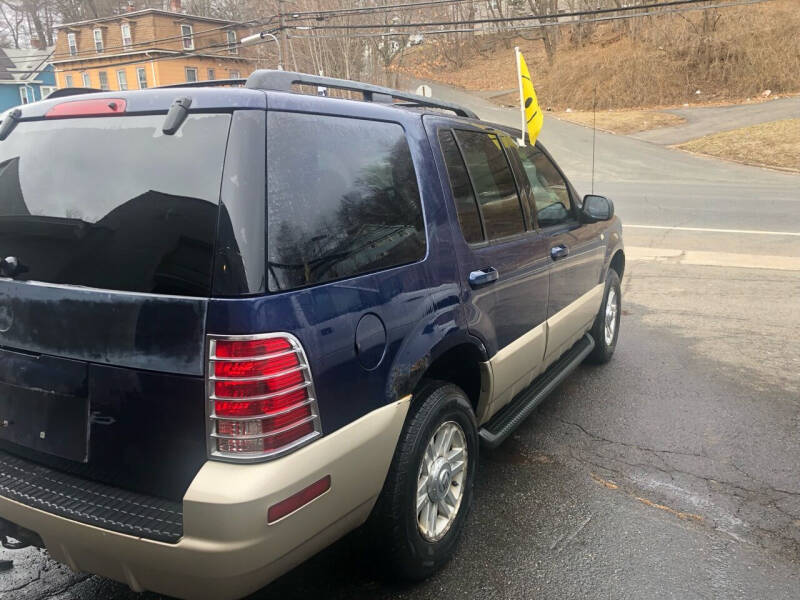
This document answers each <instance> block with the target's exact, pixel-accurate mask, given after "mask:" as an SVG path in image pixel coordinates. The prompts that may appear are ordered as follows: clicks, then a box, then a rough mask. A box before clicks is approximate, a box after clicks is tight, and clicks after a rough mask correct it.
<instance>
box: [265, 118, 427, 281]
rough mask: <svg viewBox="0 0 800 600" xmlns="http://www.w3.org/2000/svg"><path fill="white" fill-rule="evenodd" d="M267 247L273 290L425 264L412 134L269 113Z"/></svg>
mask: <svg viewBox="0 0 800 600" xmlns="http://www.w3.org/2000/svg"><path fill="white" fill-rule="evenodd" d="M267 248H268V250H267V252H268V264H267V267H268V278H269V288H270V289H271V290H286V289H291V288H296V287H301V286H304V285H310V284H314V283H320V282H324V281H330V280H333V279H341V278H343V277H349V276H352V275H356V274H358V273H366V272H368V271H375V270H377V269H383V268H387V267H391V266H395V265H400V264H404V263H409V262H413V261H416V260H419V259H421V258H422V257H423V256H424V255H425V227H424V224H423V219H422V207H421V205H420V197H419V189H418V188H417V178H416V174H415V172H414V166H413V164H412V161H411V153H410V151H409V148H408V143H407V141H406V137H405V133H404V131H403V128H402V127H400V126H399V125H396V124H392V123H381V122H375V121H364V120H358V119H347V118H342V117H328V116H319V115H304V114H294V113H280V112H270V113H269V115H268V117H267Z"/></svg>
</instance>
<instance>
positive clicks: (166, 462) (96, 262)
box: [0, 92, 232, 500]
mask: <svg viewBox="0 0 800 600" xmlns="http://www.w3.org/2000/svg"><path fill="white" fill-rule="evenodd" d="M173 96H174V94H173ZM144 97H146V98H148V99H149V100H150V102H149V104H147V106H146V108H147V109H148V113H149V114H142V113H140V114H135V113H131V112H130V111H129V112H128V113H126V114H124V115H114V116H102V117H98V116H84V117H81V118H66V119H48V118H37V119H34V120H28V119H25V118H23V120H22V121H21V122H19V123H18V124H17V126H16V127H15V128H14V129H13V131H12V132H11V134H10V135H9V136H8V138H7V139H5V140H3V141H2V142H0V260H2V263H0V272H1V274H2V275H3V277H1V278H0V450H2V451H3V452H5V453H7V454H11V455H14V456H16V457H19V458H22V459H25V460H29V461H34V462H35V463H37V464H41V465H46V466H48V467H50V468H55V469H58V470H59V471H61V472H68V473H71V474H72V475H77V476H80V477H85V478H89V479H93V480H95V481H98V482H102V483H105V484H109V485H114V486H118V487H121V488H125V489H128V490H133V491H136V492H139V493H144V494H150V495H155V496H161V497H164V498H168V499H174V500H177V499H180V498H181V497H182V496H183V494H184V492H185V490H186V488H187V487H188V485H189V483H190V482H191V479H192V478H193V477H194V475H195V474H196V472H197V470H198V469H199V467H200V465H201V464H202V463H203V461H204V460H205V458H206V443H205V437H206V430H205V428H206V425H205V403H204V398H205V393H204V383H203V364H204V335H205V319H206V308H207V302H208V298H209V296H211V294H212V270H213V265H214V257H215V252H216V248H215V245H216V240H217V228H218V221H219V213H220V210H219V206H220V187H221V184H222V179H223V168H224V163H225V154H226V144H227V140H228V134H229V130H230V125H231V119H232V115H231V112H230V111H229V112H227V113H226V112H213V111H211V112H203V113H197V114H190V115H189V116H188V118H187V119H186V120H185V122H183V124H182V125H181V127H180V129H179V130H178V132H177V133H175V134H174V135H167V134H165V133H164V131H163V130H162V128H163V125H164V122H165V112H166V108H167V106H168V104H169V99H166V98H165V97H164V92H161V93H160V95H159V93H155V94H154V95H152V96H146V95H144ZM70 101H74V100H73V99H70ZM51 104H52V103H51ZM128 105H129V106H130V105H131V103H130V102H129V103H128ZM159 108H160V110H159ZM32 109H33V107H32ZM45 109H47V105H45V107H44V108H43V109H41V110H45ZM33 110H35V109H33ZM154 113H156V114H154ZM26 116H27V115H23V117H26Z"/></svg>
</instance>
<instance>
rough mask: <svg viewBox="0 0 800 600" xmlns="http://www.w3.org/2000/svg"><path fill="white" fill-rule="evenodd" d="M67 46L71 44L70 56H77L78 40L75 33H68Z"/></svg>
mask: <svg viewBox="0 0 800 600" xmlns="http://www.w3.org/2000/svg"><path fill="white" fill-rule="evenodd" d="M67 46H69V55H70V56H75V55H76V54H78V40H76V39H75V34H74V33H68V34H67Z"/></svg>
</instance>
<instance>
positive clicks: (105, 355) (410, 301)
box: [0, 71, 625, 599]
mask: <svg viewBox="0 0 800 600" xmlns="http://www.w3.org/2000/svg"><path fill="white" fill-rule="evenodd" d="M228 83H231V82H228ZM234 83H236V82H234ZM242 83H245V82H239V84H240V85H241V84H242ZM204 85H205V87H202V86H194V85H187V86H183V87H174V88H159V89H152V90H143V91H134V92H127V91H125V92H103V93H99V92H92V91H91V90H74V91H73V90H62V91H59V92H56V93H55V94H54V95H52V96H51V97H50V98H48V99H47V100H44V101H42V102H38V103H33V104H28V105H26V106H24V107H22V108H20V109H14V110H12V111H9V112H7V113H5V114H4V115H3V118H2V123H0V258H1V259H2V260H0V541H2V542H3V544H4V545H6V546H7V547H20V546H24V545H26V544H27V545H36V546H39V547H45V548H47V550H48V552H49V553H50V555H51V556H52V557H53V558H55V559H56V560H59V561H61V562H64V563H66V564H67V565H69V566H70V567H72V568H73V569H75V570H80V571H88V572H92V573H98V574H101V575H103V576H106V577H110V578H113V579H116V580H119V581H122V582H126V583H127V584H128V585H129V586H130V587H131V588H132V589H134V590H154V591H157V592H161V593H165V594H170V595H173V596H178V597H183V598H213V599H221V598H238V597H241V596H243V595H246V594H247V593H249V592H251V591H253V590H256V589H258V588H260V587H261V586H263V585H265V584H266V583H267V582H269V581H271V580H272V579H274V578H275V577H277V576H279V575H281V574H282V573H284V572H286V571H287V570H289V569H291V568H292V567H293V566H295V565H297V564H298V563H300V562H301V561H303V560H305V559H306V558H308V557H309V556H311V555H313V554H314V553H316V552H317V551H319V550H320V549H322V548H323V547H325V546H327V545H328V544H330V543H332V542H333V541H334V540H336V539H337V538H339V537H341V536H342V535H344V534H345V533H347V532H348V531H350V530H353V529H354V528H356V527H359V526H361V525H362V524H365V523H366V526H367V527H368V529H369V531H370V532H371V534H372V538H371V539H373V540H374V543H375V545H376V548H377V554H379V555H380V556H381V557H382V558H383V559H384V560H385V563H386V564H387V566H388V567H389V568H390V569H391V570H392V572H393V573H394V574H396V575H400V576H402V577H405V578H410V579H419V578H422V577H425V576H427V575H429V574H431V573H433V572H434V571H435V570H436V569H437V568H439V567H440V566H441V565H442V564H443V563H444V562H445V561H447V559H448V558H449V557H450V556H451V555H452V553H453V551H454V548H455V546H456V543H457V541H458V538H459V536H460V534H461V531H462V529H463V528H464V523H465V520H466V516H467V513H468V511H469V508H470V504H471V502H472V490H473V482H474V480H475V469H476V466H477V464H478V451H479V446H480V445H484V446H486V447H494V446H497V445H498V444H500V443H501V442H502V441H503V440H504V439H505V438H506V437H507V436H508V435H509V434H510V433H511V431H512V430H513V429H514V428H515V427H516V426H517V425H519V424H520V423H521V422H522V421H523V419H524V418H525V417H526V416H528V415H529V414H530V413H531V412H532V410H533V409H534V407H535V406H536V404H537V403H538V402H540V401H541V400H542V399H543V398H544V397H545V396H546V395H547V394H548V393H549V392H550V391H552V390H553V389H554V388H555V387H556V386H557V385H558V383H559V382H560V381H562V380H563V379H564V378H565V377H566V376H567V375H568V374H569V373H570V372H571V371H572V370H573V369H574V368H575V367H576V366H577V365H578V364H580V363H581V362H582V361H584V359H590V360H592V361H594V362H598V363H602V362H606V361H608V360H609V359H610V358H611V355H612V353H613V352H614V348H615V345H616V343H617V336H618V332H619V319H620V299H621V298H620V279H621V278H622V275H623V270H624V267H625V258H624V254H623V248H622V238H621V231H622V229H621V224H620V222H619V220H618V219H617V218H616V217H615V216H614V211H613V205H612V203H611V202H610V201H609V200H608V199H606V198H603V197H601V196H586V197H584V198H583V199H580V197H579V196H578V195H577V193H576V192H575V190H574V189H573V187H572V186H571V185H570V183H569V181H568V180H567V178H566V177H565V176H564V174H563V173H562V172H561V170H560V169H559V168H558V166H557V165H556V164H555V162H554V161H553V160H552V158H551V157H550V155H549V154H548V153H547V151H546V150H545V149H544V148H543V147H542V146H541V144H538V143H537V144H536V145H524V144H523V145H521V144H520V141H519V140H517V138H518V137H519V135H520V132H519V131H515V130H511V129H508V128H505V127H501V126H497V125H492V124H490V123H485V122H482V121H480V120H479V119H478V118H477V117H476V116H475V115H474V114H473V113H472V112H470V111H469V110H467V109H464V108H461V107H459V106H456V105H453V104H448V103H443V102H438V101H435V100H433V99H431V98H422V97H419V96H415V95H411V94H406V93H403V92H399V91H396V90H391V89H387V88H381V87H377V86H371V85H367V84H361V83H356V82H352V81H345V80H338V79H330V78H322V77H316V76H310V75H305V74H300V73H288V72H282V71H257V72H256V73H254V74H253V75H252V76H251V77H250V78H249V79H248V80H247V81H246V85H244V88H241V87H231V86H230V85H229V86H227V87H209V84H207V83H206V84H204ZM302 85H305V86H316V85H324V86H326V87H328V88H329V89H339V90H347V93H349V94H358V95H361V96H362V97H363V100H364V101H354V100H350V99H344V98H343V97H342V98H331V97H328V98H322V97H315V96H310V95H303V94H298V93H294V92H293V90H294V89H295V86H302ZM342 95H344V94H342Z"/></svg>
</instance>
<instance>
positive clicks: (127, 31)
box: [120, 23, 133, 49]
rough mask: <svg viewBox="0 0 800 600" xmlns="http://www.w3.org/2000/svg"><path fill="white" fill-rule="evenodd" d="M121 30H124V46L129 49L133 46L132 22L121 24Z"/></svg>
mask: <svg viewBox="0 0 800 600" xmlns="http://www.w3.org/2000/svg"><path fill="white" fill-rule="evenodd" d="M120 30H121V31H122V47H123V48H125V49H128V48H130V47H131V46H133V38H131V24H130V23H123V24H122V25H121V26H120Z"/></svg>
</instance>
